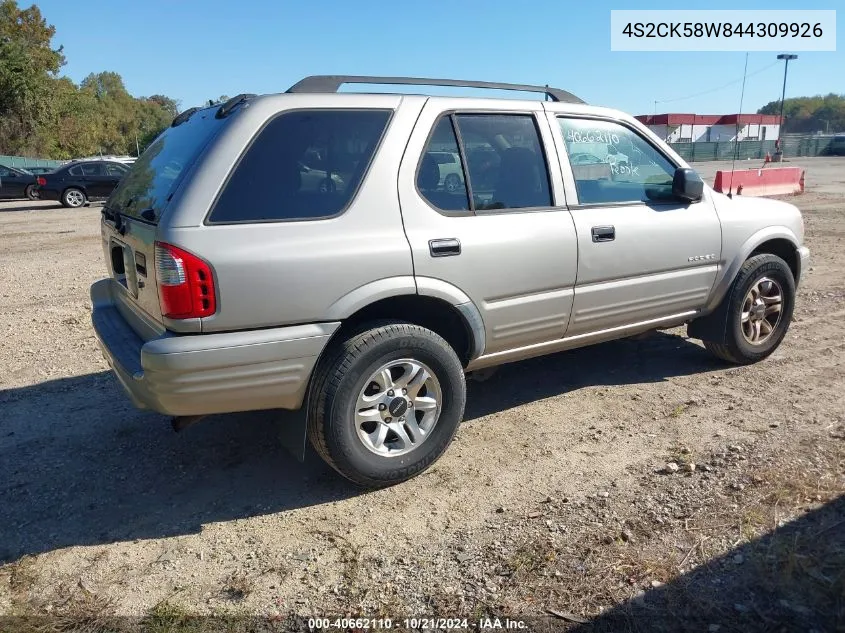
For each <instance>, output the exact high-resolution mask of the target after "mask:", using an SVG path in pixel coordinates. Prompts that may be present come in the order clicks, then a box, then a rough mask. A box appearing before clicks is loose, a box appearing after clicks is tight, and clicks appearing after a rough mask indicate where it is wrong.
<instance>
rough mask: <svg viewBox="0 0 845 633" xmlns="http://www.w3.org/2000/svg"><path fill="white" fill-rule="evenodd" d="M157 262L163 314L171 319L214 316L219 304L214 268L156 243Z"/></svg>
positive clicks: (180, 250) (160, 243) (188, 254)
mask: <svg viewBox="0 0 845 633" xmlns="http://www.w3.org/2000/svg"><path fill="white" fill-rule="evenodd" d="M155 246H156V250H155V262H156V281H157V282H158V299H159V304H160V305H161V313H162V315H163V316H166V317H168V318H171V319H194V318H198V317H207V316H211V315H212V314H214V312H215V310H216V309H217V300H216V298H215V295H214V277H213V276H212V274H211V266H209V265H208V264H207V263H206V262H205V261H203V260H201V259H200V258H199V257H197V256H196V255H191V253H187V252H185V251H183V250H182V249H180V248H176V247H175V246H171V245H170V244H165V243H164V242H156V245H155Z"/></svg>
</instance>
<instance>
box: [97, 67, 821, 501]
mask: <svg viewBox="0 0 845 633" xmlns="http://www.w3.org/2000/svg"><path fill="white" fill-rule="evenodd" d="M352 82H363V83H369V84H375V83H382V84H406V85H448V86H456V85H457V86H467V87H472V88H494V89H507V90H519V91H524V92H529V91H531V92H538V93H541V94H543V95H544V97H543V100H540V99H537V100H514V99H485V98H465V97H435V96H422V95H409V94H353V93H337V90H338V88H339V86H340V85H342V84H344V83H352ZM444 153H445V154H451V155H454V156H456V157H457V160H458V161H459V173H460V177H459V178H458V181H459V182H458V184H457V186H456V185H455V182H454V179H453V182H452V183H451V186H448V185H446V184H445V182H444V180H445V178H444V173H443V171H442V169H441V168H440V166H439V162H438V160H437V158H438V157H442V156H443V154H444ZM572 156H577V157H578V160H577V161H574V160H570V159H571V157H572ZM619 156H624V157H625V160H620V159H619ZM302 165H307V166H308V169H309V170H311V171H312V172H313V173H312V174H311V175H313V174H316V175H317V177H315V178H309V177H308V175H307V174H306V175H303V171H302ZM453 173H458V172H457V171H456V172H453ZM312 180H313V182H312ZM341 183H342V186H341ZM321 185H322V186H321ZM102 236H103V251H104V255H105V260H106V263H107V267H108V273H109V276H108V278H107V279H104V280H102V281H99V282H97V283H95V284H94V285H93V286H92V288H91V298H92V302H93V324H94V329H95V331H96V334H97V337H98V339H99V341H100V344H101V346H102V349H103V352H104V355H105V357H106V359H107V361H108V362H109V364H110V365H111V366H112V367H113V369H114V372H115V374H116V375H117V377H118V378H119V379H120V382H121V383H122V384H123V386H124V387H125V388H126V391H127V392H128V393H129V395H130V397H131V398H132V400H133V401H134V402H135V404H136V405H137V406H139V407H145V408H149V409H152V410H154V411H158V412H160V413H163V414H167V415H169V416H174V420H173V422H174V426H175V427H176V428H177V429H178V428H182V427H184V426H186V425H188V424H191V423H193V422H194V421H196V420H197V419H199V418H200V417H202V416H204V415H208V414H216V413H225V412H234V411H245V410H259V409H290V410H296V411H298V412H299V413H298V414H288V415H284V416H283V415H280V419H282V420H283V425H284V429H283V431H284V435H285V436H286V437H287V441H288V444H289V446H292V447H295V448H296V449H297V450H296V452H297V453H298V454H299V455H300V456H301V454H302V452H303V451H304V444H305V436H306V430H307V436H308V437H309V438H310V441H311V443H312V444H313V445H314V447H315V449H316V450H317V452H318V453H319V454H320V455H321V456H322V457H323V458H324V459H325V460H326V461H327V462H328V463H329V464H330V465H331V466H333V467H334V468H335V469H336V470H337V471H338V472H340V473H341V474H342V475H344V476H345V477H347V478H349V479H351V480H352V481H354V482H356V483H358V484H361V485H363V486H369V487H376V486H384V485H388V484H393V483H396V482H399V481H403V480H405V479H408V478H410V477H413V476H414V475H417V474H419V473H420V472H421V471H423V470H424V469H426V468H427V467H428V466H430V465H431V464H432V463H433V462H434V461H435V460H436V459H438V458H439V457H440V455H442V454H443V452H444V451H445V450H446V447H447V446H448V445H449V443H450V442H451V440H452V438H453V436H454V435H455V432H456V430H457V428H458V424H459V422H460V420H461V417H462V415H463V411H464V402H465V397H466V391H465V380H464V376H465V374H466V373H467V372H472V371H475V370H480V369H484V368H489V367H492V366H495V365H499V364H502V363H508V362H512V361H518V360H521V359H524V358H528V357H531V356H538V355H541V354H548V353H553V352H558V351H561V350H567V349H572V348H575V347H581V346H585V345H590V344H593V343H599V342H602V341H607V340H610V339H616V338H621V337H627V336H631V335H635V334H638V333H641V332H644V331H647V330H652V329H655V328H668V327H672V326H677V325H680V324H683V323H688V324H689V326H688V331H689V334H690V336H692V337H696V338H700V339H703V340H704V345H705V347H706V348H707V349H708V350H710V351H711V352H713V353H714V354H715V355H716V356H718V357H719V358H721V359H724V360H725V361H728V362H731V363H752V362H755V361H758V360H761V359H763V358H765V357H766V356H768V355H769V354H771V353H772V352H773V351H774V350H775V349H776V348H777V346H778V345H779V344H780V342H781V340H782V339H783V337H784V335H785V334H786V330H787V328H788V327H789V322H790V319H791V317H792V312H793V308H794V302H795V287H796V284H797V283H798V279H799V277H800V275H801V271H802V269H803V268H804V267H805V265H806V261H807V258H808V256H809V252H808V250H807V249H806V248H805V247H803V246H802V240H803V237H804V227H803V222H802V219H801V214H800V213H799V211H798V210H797V209H796V208H795V207H794V206H792V205H791V204H788V203H786V202H781V201H775V200H767V199H761V198H744V197H741V196H740V197H733V198H731V197H729V196H725V195H722V194H718V193H715V192H713V191H712V190H711V189H710V188H709V187H707V186H705V185H704V183H703V182H702V181H701V179H700V178H699V177H698V175H697V174H696V173H695V172H694V171H693V170H692V169H690V168H689V166H688V165H687V164H686V163H685V162H684V161H683V159H681V157H680V156H678V154H676V153H675V152H674V151H673V150H672V148H671V147H670V146H668V145H666V144H665V143H664V142H663V141H661V140H660V139H659V138H657V137H656V136H655V135H654V134H652V133H651V132H650V131H649V130H648V129H647V128H645V127H644V126H643V125H641V124H640V123H639V122H637V121H636V120H635V119H634V118H632V117H631V116H628V115H627V114H623V113H621V112H617V111H615V110H610V109H605V108H598V107H592V106H588V105H585V104H584V103H583V102H582V101H581V100H580V99H578V98H576V97H574V96H573V95H571V94H569V93H567V92H565V91H562V90H557V89H554V88H548V87H537V86H523V85H514V84H492V83H482V82H458V81H453V80H435V79H411V78H384V77H382V78H374V77H339V76H329V77H325V76H323V77H309V78H307V79H304V80H303V81H301V82H299V83H298V84H296V85H295V86H293V87H292V88H291V89H290V90H288V92H287V93H285V94H275V95H265V96H260V97H257V96H254V95H240V96H238V97H235V98H234V99H231V100H230V101H228V102H227V103H225V104H223V105H222V106H217V107H210V108H205V109H196V108H193V109H190V110H187V111H186V112H183V113H181V114H180V115H179V116H178V117H176V119H175V120H174V121H173V124H172V125H171V127H170V128H168V129H167V130H166V131H165V132H164V133H163V134H162V135H161V136H160V137H159V138H158V139H156V140H155V141H154V142H153V143H152V145H151V146H150V147H149V149H147V151H146V152H145V153H144V154H143V155H142V156H141V157H140V158H139V159H138V160H137V161H136V162H135V164H134V165H133V166H132V168H131V170H130V171H129V173H128V174H127V175H126V176H125V177H124V178H123V180H122V181H121V184H120V185H119V187H118V188H117V189H116V190H115V192H114V193H113V194H112V196H111V197H110V199H109V200H108V202H107V204H106V206H105V207H104V208H103V218H102ZM280 424H281V423H280Z"/></svg>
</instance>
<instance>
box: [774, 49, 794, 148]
mask: <svg viewBox="0 0 845 633" xmlns="http://www.w3.org/2000/svg"><path fill="white" fill-rule="evenodd" d="M778 59H782V60H784V62H785V63H784V65H783V91H782V92H781V94H780V125H778V150H780V151H782V149H781V147H780V137H781V136H782V135H783V127H784V126H783V102H784V99H786V73H787V71H788V70H789V61H790V60H792V59H798V55H789V54H787V53H781V54H780V55H778Z"/></svg>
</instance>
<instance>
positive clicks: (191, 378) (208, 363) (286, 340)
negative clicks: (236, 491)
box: [91, 279, 340, 416]
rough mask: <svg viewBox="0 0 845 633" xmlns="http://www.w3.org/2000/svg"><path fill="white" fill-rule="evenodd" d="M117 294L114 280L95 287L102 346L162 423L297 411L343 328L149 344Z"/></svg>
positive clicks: (135, 397) (170, 338) (319, 326)
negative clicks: (263, 411)
mask: <svg viewBox="0 0 845 633" xmlns="http://www.w3.org/2000/svg"><path fill="white" fill-rule="evenodd" d="M117 292H123V289H122V287H120V286H118V285H117V284H116V283H115V282H114V281H113V280H111V279H103V280H101V281H98V282H96V283H95V284H94V285H93V286H91V301H92V304H93V311H92V322H93V325H94V332H95V334H96V337H97V341H98V342H99V344H100V347H101V349H102V351H103V356H104V358H105V359H106V361H107V362H108V364H109V365H110V366H111V368H112V369H113V370H114V373H115V375H116V376H117V378H118V380H120V382H121V384H122V385H123V387H124V389H125V390H126V392H127V393H128V394H129V397H130V398H131V399H132V401H133V403H134V404H135V406H137V407H139V408H144V409H152V410H153V411H157V412H159V413H163V414H165V415H174V416H175V415H180V416H181V415H204V414H212V413H229V412H235V411H251V410H258V409H276V408H281V409H298V408H299V407H300V406H301V405H302V401H303V398H304V396H305V391H306V389H307V386H308V380H309V378H310V376H311V372H312V370H313V369H314V366H315V365H316V363H317V359H318V357H319V355H320V353H321V352H322V351H323V348H324V347H325V345H326V343H328V340H329V338H330V337H331V335H332V334H333V333H334V331H335V330H336V329H337V328H338V327H339V326H340V323H338V322H334V323H315V324H310V325H297V326H290V327H281V328H271V329H264V330H251V331H245V332H228V333H220V334H194V335H181V336H180V335H174V334H171V333H165V334H164V335H163V336H161V337H159V338H154V339H152V340H148V341H144V340H143V339H141V338H140V337H139V336H138V334H137V333H136V332H135V331H134V330H133V329H132V327H130V325H129V323H128V322H127V321H126V319H124V317H123V316H122V314H121V311H120V308H119V306H118V304H117V302H116V301H115V298H114V295H113V293H117ZM124 309H125V308H124Z"/></svg>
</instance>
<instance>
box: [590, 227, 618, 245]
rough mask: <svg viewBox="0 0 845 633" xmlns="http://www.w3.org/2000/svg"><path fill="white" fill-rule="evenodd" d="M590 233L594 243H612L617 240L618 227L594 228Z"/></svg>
mask: <svg viewBox="0 0 845 633" xmlns="http://www.w3.org/2000/svg"><path fill="white" fill-rule="evenodd" d="M590 232H591V233H592V234H593V241H594V242H612V241H613V240H615V239H616V227H613V226H594V227H593V228H592V229H591V230H590Z"/></svg>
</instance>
